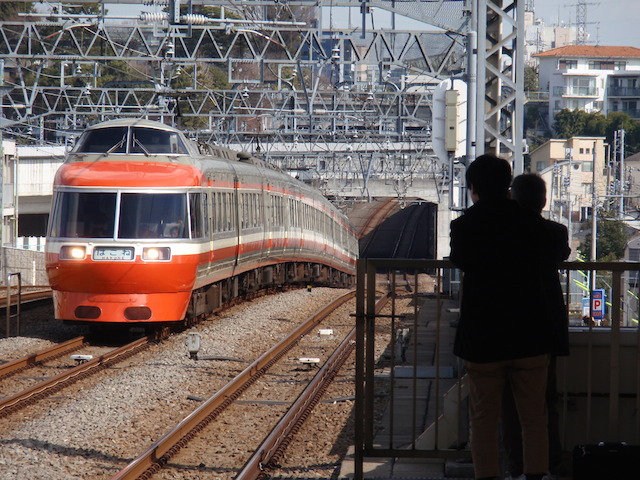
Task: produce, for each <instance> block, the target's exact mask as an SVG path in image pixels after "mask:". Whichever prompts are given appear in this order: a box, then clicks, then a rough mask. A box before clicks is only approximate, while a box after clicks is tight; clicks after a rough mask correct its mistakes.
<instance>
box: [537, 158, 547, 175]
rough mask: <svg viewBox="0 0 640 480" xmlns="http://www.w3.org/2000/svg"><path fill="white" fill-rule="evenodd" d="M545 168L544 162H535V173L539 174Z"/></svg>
mask: <svg viewBox="0 0 640 480" xmlns="http://www.w3.org/2000/svg"><path fill="white" fill-rule="evenodd" d="M545 168H547V162H545V161H544V160H543V161H538V162H536V172H540V171H542V170H544V169H545Z"/></svg>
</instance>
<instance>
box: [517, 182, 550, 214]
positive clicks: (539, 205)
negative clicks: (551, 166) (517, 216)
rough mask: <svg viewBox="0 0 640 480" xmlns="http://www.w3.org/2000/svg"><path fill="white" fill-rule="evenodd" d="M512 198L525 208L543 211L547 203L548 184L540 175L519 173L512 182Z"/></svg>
mask: <svg viewBox="0 0 640 480" xmlns="http://www.w3.org/2000/svg"><path fill="white" fill-rule="evenodd" d="M511 198H513V199H514V200H516V201H517V202H518V203H519V204H520V205H522V206H523V207H524V208H528V209H530V210H533V211H534V212H538V213H541V212H542V209H543V208H544V206H545V204H546V203H547V185H546V184H545V182H544V180H543V179H542V177H541V176H540V175H537V174H535V173H525V174H524V175H518V176H517V177H516V178H514V179H513V183H512V184H511Z"/></svg>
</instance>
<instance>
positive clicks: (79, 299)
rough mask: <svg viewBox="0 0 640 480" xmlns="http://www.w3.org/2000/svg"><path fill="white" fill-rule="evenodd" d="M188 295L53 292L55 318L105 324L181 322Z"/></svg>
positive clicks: (187, 293) (174, 293)
mask: <svg viewBox="0 0 640 480" xmlns="http://www.w3.org/2000/svg"><path fill="white" fill-rule="evenodd" d="M190 296H191V294H190V292H173V293H151V294H99V295H96V294H93V293H83V292H64V291H54V292H53V298H54V306H55V312H56V318H58V319H62V320H66V321H76V322H83V321H86V322H105V323H115V322H124V323H128V322H177V321H181V320H183V319H184V317H185V313H186V311H187V306H188V304H189V298H190Z"/></svg>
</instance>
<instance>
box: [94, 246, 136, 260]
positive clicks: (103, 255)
mask: <svg viewBox="0 0 640 480" xmlns="http://www.w3.org/2000/svg"><path fill="white" fill-rule="evenodd" d="M133 257H134V254H133V248H130V247H96V248H94V249H93V259H94V260H111V261H114V260H133Z"/></svg>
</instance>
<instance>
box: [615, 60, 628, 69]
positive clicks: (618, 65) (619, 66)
mask: <svg viewBox="0 0 640 480" xmlns="http://www.w3.org/2000/svg"><path fill="white" fill-rule="evenodd" d="M613 68H614V70H626V69H627V62H623V61H617V62H613Z"/></svg>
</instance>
